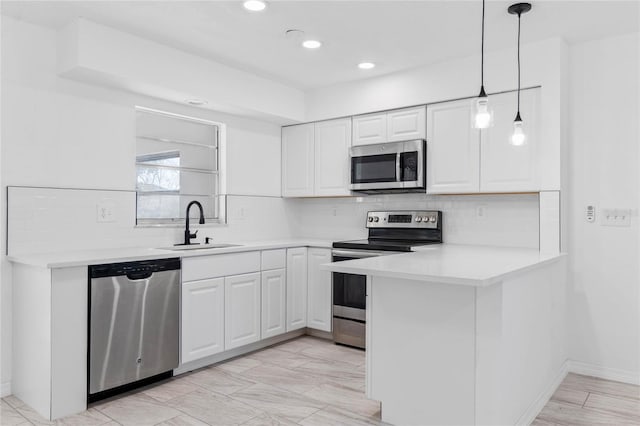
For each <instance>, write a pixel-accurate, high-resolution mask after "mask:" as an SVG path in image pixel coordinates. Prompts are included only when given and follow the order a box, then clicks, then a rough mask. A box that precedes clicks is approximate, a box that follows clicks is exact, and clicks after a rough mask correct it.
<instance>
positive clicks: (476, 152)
mask: <svg viewBox="0 0 640 426" xmlns="http://www.w3.org/2000/svg"><path fill="white" fill-rule="evenodd" d="M471 108H472V104H471V101H470V100H461V101H452V102H445V103H441V104H434V105H429V106H428V107H427V193H428V194H454V193H469V192H478V191H479V190H480V134H479V132H478V130H476V129H474V128H473V127H472V126H471V122H470V120H471Z"/></svg>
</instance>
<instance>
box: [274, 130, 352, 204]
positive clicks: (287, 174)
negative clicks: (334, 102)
mask: <svg viewBox="0 0 640 426" xmlns="http://www.w3.org/2000/svg"><path fill="white" fill-rule="evenodd" d="M350 147H351V118H341V119H338V120H330V121H323V122H320V123H309V124H301V125H298V126H290V127H284V128H283V129H282V196H283V197H314V196H318V197H327V196H344V195H349V194H350V192H349V148H350Z"/></svg>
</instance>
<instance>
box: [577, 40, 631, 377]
mask: <svg viewBox="0 0 640 426" xmlns="http://www.w3.org/2000/svg"><path fill="white" fill-rule="evenodd" d="M639 40H640V36H639V35H638V34H635V35H628V36H623V37H615V38H608V39H604V40H598V41H593V42H588V43H584V44H579V45H575V46H572V48H571V54H570V81H571V84H570V111H571V115H570V120H571V123H570V128H569V137H570V164H569V173H570V179H571V183H570V185H571V187H570V196H569V206H568V208H569V221H568V227H569V229H568V231H569V247H568V250H569V253H570V282H571V285H570V288H569V291H568V298H567V299H568V301H569V307H570V310H569V330H570V333H569V335H570V336H571V338H570V357H571V358H572V359H574V360H576V361H578V362H581V363H586V364H587V365H583V366H582V368H585V371H586V372H589V368H591V369H593V371H594V373H597V372H598V371H601V372H603V373H604V374H609V375H613V376H612V377H616V376H615V374H618V375H619V376H620V378H625V377H626V378H627V379H628V380H631V379H633V380H635V381H636V382H640V342H639V339H640V306H639V305H640V299H639V297H640V272H639V270H638V268H639V266H638V265H639V263H640V262H639V258H640V251H639V248H638V245H639V226H638V216H637V211H638V197H639V194H640V185H639V180H640V175H639V173H638V164H639V154H640V153H639V145H640V143H639V139H640V138H639V137H640V134H639V132H638V123H639V121H640V110H639V108H638V103H639V95H640V92H639V90H640V86H639V82H638V81H639V79H640V68H639V65H638V61H639V60H640V55H639V53H638V52H639V49H640V41H639ZM589 204H593V205H595V206H596V209H597V212H596V222H595V223H588V222H587V221H586V219H585V210H586V206H587V205H589ZM612 207H613V208H616V207H619V208H628V209H631V210H632V211H633V212H634V214H633V217H632V220H631V226H630V227H621V228H618V227H607V226H603V225H602V224H601V223H600V220H601V218H602V209H603V208H612Z"/></svg>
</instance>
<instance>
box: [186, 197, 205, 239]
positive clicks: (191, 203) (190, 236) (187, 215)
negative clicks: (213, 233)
mask: <svg viewBox="0 0 640 426" xmlns="http://www.w3.org/2000/svg"><path fill="white" fill-rule="evenodd" d="M194 204H195V205H196V206H198V208H199V209H200V221H199V222H198V223H199V224H200V225H204V210H203V209H202V204H200V202H198V201H195V200H194V201H192V202H190V203H189V204H188V205H187V214H186V221H185V224H186V228H185V230H184V243H183V244H180V245H185V246H188V245H190V244H191V239H192V238H195V237H196V235H197V234H198V231H196V232H194V233H193V234H192V233H191V231H189V210H190V209H191V206H192V205H194ZM196 244H197V243H196Z"/></svg>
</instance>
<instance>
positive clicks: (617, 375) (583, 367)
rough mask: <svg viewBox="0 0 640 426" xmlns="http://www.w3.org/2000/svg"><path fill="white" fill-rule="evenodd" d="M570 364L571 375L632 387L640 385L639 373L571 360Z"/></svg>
mask: <svg viewBox="0 0 640 426" xmlns="http://www.w3.org/2000/svg"><path fill="white" fill-rule="evenodd" d="M568 364H569V372H570V373H575V374H582V375H583V376H592V377H597V378H599V379H605V380H612V381H614V382H621V383H628V384H630V385H640V373H638V372H633V371H629V370H620V369H618V368H608V367H602V366H599V365H595V364H589V363H586V362H581V361H573V360H569V361H568Z"/></svg>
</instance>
